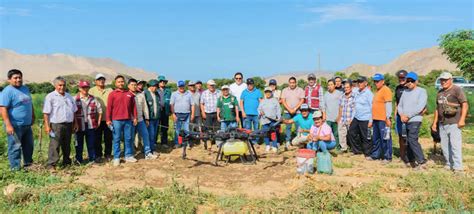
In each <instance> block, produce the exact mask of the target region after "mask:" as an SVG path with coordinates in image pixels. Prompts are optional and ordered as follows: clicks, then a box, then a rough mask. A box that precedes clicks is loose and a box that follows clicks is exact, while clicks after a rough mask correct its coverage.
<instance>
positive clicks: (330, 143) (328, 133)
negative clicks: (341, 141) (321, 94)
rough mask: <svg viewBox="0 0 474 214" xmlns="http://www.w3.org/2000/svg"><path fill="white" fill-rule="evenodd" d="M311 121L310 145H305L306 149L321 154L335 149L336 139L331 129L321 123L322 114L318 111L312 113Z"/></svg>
mask: <svg viewBox="0 0 474 214" xmlns="http://www.w3.org/2000/svg"><path fill="white" fill-rule="evenodd" d="M313 121H314V124H313V126H312V127H311V130H310V134H309V139H310V143H308V144H307V145H306V148H307V149H312V150H314V151H321V152H327V151H328V150H332V149H334V148H336V138H334V134H333V133H332V129H331V127H330V126H329V125H328V124H327V123H325V122H324V121H323V113H322V112H321V111H320V110H316V111H315V112H314V113H313Z"/></svg>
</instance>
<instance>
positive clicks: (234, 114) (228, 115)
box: [217, 85, 240, 131]
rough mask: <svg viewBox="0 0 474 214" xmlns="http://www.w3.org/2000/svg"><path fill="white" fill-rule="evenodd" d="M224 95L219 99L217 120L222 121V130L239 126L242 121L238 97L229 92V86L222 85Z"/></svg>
mask: <svg viewBox="0 0 474 214" xmlns="http://www.w3.org/2000/svg"><path fill="white" fill-rule="evenodd" d="M221 90H222V96H220V97H219V99H218V100H217V121H220V122H221V130H222V131H225V130H226V129H229V128H237V124H238V123H239V122H240V118H239V103H238V102H237V98H236V97H235V96H233V95H230V94H229V86H228V85H224V86H222V87H221Z"/></svg>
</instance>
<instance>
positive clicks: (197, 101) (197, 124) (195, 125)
mask: <svg viewBox="0 0 474 214" xmlns="http://www.w3.org/2000/svg"><path fill="white" fill-rule="evenodd" d="M188 91H189V93H190V94H191V97H192V98H193V105H194V118H192V121H193V122H192V123H191V124H190V129H191V130H192V131H195V132H202V124H203V123H202V117H201V93H200V92H199V91H197V90H196V83H195V82H194V81H189V83H188ZM201 142H202V141H201ZM202 143H203V142H202ZM189 146H190V148H191V147H192V146H193V144H192V143H191V145H189Z"/></svg>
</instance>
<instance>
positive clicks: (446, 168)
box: [443, 165, 453, 171]
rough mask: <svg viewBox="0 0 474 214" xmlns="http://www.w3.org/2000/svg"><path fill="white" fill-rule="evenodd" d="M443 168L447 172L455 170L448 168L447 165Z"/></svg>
mask: <svg viewBox="0 0 474 214" xmlns="http://www.w3.org/2000/svg"><path fill="white" fill-rule="evenodd" d="M443 168H444V169H445V170H448V171H452V170H453V169H451V167H450V166H448V165H445V166H444V167H443Z"/></svg>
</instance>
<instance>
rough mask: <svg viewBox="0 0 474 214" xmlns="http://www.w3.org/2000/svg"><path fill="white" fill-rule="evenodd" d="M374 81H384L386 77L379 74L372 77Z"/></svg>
mask: <svg viewBox="0 0 474 214" xmlns="http://www.w3.org/2000/svg"><path fill="white" fill-rule="evenodd" d="M372 79H373V80H374V81H380V80H384V76H383V75H382V74H379V73H377V74H375V75H374V76H373V77H372Z"/></svg>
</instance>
